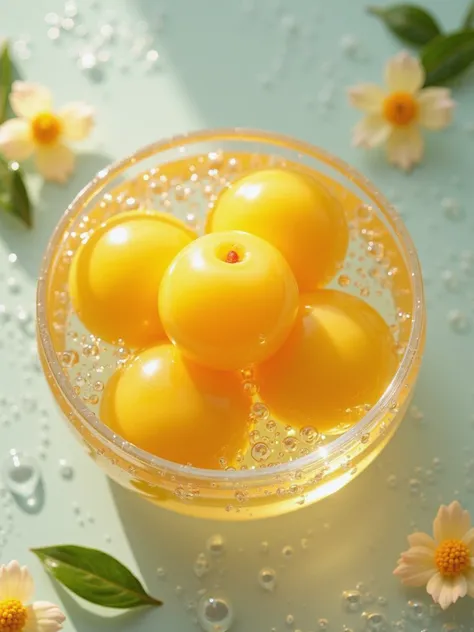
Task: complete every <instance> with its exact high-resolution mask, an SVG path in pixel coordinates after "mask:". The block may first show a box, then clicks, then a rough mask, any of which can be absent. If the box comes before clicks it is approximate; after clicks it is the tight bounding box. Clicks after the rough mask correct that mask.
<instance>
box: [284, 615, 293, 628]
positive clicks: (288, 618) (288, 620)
mask: <svg viewBox="0 0 474 632" xmlns="http://www.w3.org/2000/svg"><path fill="white" fill-rule="evenodd" d="M294 622H295V617H294V616H293V615H292V614H287V615H286V618H285V623H286V625H290V626H291V625H293V623H294Z"/></svg>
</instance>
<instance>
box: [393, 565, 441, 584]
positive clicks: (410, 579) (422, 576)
mask: <svg viewBox="0 0 474 632" xmlns="http://www.w3.org/2000/svg"><path fill="white" fill-rule="evenodd" d="M393 574H394V575H395V576H397V577H399V578H400V581H401V582H402V584H404V585H405V586H413V587H418V586H424V585H425V584H427V583H428V582H429V581H430V580H431V578H432V577H433V575H435V574H436V569H435V568H434V567H433V568H429V569H428V568H420V567H418V566H414V565H412V564H405V563H404V562H401V563H400V564H399V565H398V566H397V568H396V569H395V570H394V571H393Z"/></svg>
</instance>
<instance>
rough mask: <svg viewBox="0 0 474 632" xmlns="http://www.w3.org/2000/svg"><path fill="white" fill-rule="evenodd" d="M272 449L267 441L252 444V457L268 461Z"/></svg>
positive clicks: (256, 459)
mask: <svg viewBox="0 0 474 632" xmlns="http://www.w3.org/2000/svg"><path fill="white" fill-rule="evenodd" d="M270 453H271V450H270V448H269V447H268V445H267V444H266V443H263V442H262V441H259V442H258V443H256V444H255V445H253V446H252V458H253V459H255V461H266V460H267V459H268V457H269V456H270Z"/></svg>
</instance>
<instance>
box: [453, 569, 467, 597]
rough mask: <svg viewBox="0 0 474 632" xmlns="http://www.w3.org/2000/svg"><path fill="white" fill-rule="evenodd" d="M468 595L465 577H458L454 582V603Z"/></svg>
mask: <svg viewBox="0 0 474 632" xmlns="http://www.w3.org/2000/svg"><path fill="white" fill-rule="evenodd" d="M466 595H467V581H466V578H465V577H464V575H458V576H457V577H455V578H454V580H453V602H454V603H456V601H457V600H458V599H462V597H465V596H466Z"/></svg>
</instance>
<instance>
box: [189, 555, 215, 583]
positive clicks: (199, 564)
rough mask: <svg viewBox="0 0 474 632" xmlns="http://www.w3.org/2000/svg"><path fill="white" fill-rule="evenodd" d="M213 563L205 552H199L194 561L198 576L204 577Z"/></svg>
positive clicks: (194, 568) (195, 571)
mask: <svg viewBox="0 0 474 632" xmlns="http://www.w3.org/2000/svg"><path fill="white" fill-rule="evenodd" d="M210 569H211V565H210V564H209V560H208V559H207V557H206V556H205V555H204V553H199V555H198V556H197V558H196V559H195V561H194V565H193V570H194V574H195V575H196V577H199V578H201V577H204V575H207V573H208V572H209V571H210Z"/></svg>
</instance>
